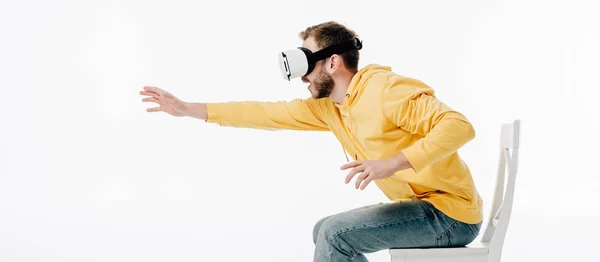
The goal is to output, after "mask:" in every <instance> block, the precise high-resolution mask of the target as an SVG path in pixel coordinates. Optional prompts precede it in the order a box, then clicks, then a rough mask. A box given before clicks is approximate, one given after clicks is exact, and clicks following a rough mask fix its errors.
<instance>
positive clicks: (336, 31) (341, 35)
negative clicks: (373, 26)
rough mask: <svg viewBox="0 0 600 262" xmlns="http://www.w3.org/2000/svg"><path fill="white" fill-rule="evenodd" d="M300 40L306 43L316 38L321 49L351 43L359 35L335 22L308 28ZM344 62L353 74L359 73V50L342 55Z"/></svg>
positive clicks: (302, 33)
mask: <svg viewBox="0 0 600 262" xmlns="http://www.w3.org/2000/svg"><path fill="white" fill-rule="evenodd" d="M299 36H300V38H301V39H302V40H303V41H304V40H306V39H307V38H309V37H311V36H312V37H314V39H315V42H317V46H318V47H319V48H320V49H323V48H325V47H328V46H331V45H335V44H339V43H343V42H346V41H350V40H352V39H353V38H355V37H358V35H357V34H356V33H355V32H354V31H353V30H350V29H348V28H347V27H346V26H344V25H342V24H340V23H338V22H334V21H329V22H324V23H320V24H317V25H312V26H309V27H307V28H306V29H305V30H304V31H302V32H300V34H299ZM341 56H342V61H344V65H345V66H346V68H348V70H350V71H352V72H356V71H358V59H359V53H358V50H351V51H347V52H344V53H342V54H341Z"/></svg>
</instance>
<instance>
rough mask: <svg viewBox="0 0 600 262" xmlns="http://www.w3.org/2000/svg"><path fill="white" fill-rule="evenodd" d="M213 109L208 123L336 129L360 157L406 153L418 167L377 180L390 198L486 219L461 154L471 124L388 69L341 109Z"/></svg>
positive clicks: (261, 105) (378, 70) (242, 105)
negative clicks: (459, 150)
mask: <svg viewBox="0 0 600 262" xmlns="http://www.w3.org/2000/svg"><path fill="white" fill-rule="evenodd" d="M207 108H208V119H207V120H206V121H207V122H211V123H217V124H219V125H221V126H229V127H243V128H258V129H266V130H275V129H291V130H314V131H331V132H333V134H334V135H335V136H336V137H337V139H338V140H339V141H340V142H341V144H342V147H343V149H344V150H346V151H348V152H350V153H351V155H352V156H353V157H354V159H355V160H372V159H387V158H390V157H392V156H394V155H397V154H398V153H399V152H403V153H404V155H405V156H406V158H407V159H408V161H409V162H410V163H411V165H412V167H413V168H412V169H411V168H409V169H406V170H402V171H398V172H396V173H395V174H394V175H392V176H391V177H388V178H385V179H378V180H373V181H372V182H374V183H375V184H376V185H377V186H378V187H379V189H380V190H381V191H382V192H383V193H384V194H385V195H386V196H387V197H388V198H389V199H390V200H392V201H394V202H395V201H401V200H410V199H413V198H418V199H422V200H424V201H428V202H430V203H431V204H433V205H434V206H435V207H436V208H438V209H439V210H440V211H442V212H443V213H444V214H446V215H448V216H449V217H452V218H454V219H456V220H459V221H462V222H465V223H471V224H474V223H478V222H481V221H482V220H483V214H482V206H483V204H482V203H483V201H482V199H481V197H480V195H479V193H478V192H477V189H476V187H475V184H474V182H473V178H472V177H471V173H470V171H469V168H468V167H467V165H466V164H465V162H464V161H463V160H462V159H461V158H460V156H459V155H458V153H457V150H458V149H459V148H460V147H462V146H463V145H464V144H466V143H467V142H468V141H470V140H471V139H473V138H474V136H475V131H474V129H473V127H472V125H471V123H469V121H468V120H467V119H466V117H465V116H463V115H462V114H461V113H459V112H456V111H454V110H453V109H451V108H449V107H448V106H446V105H445V104H443V103H442V102H440V101H439V100H438V99H437V98H436V97H435V95H434V90H433V89H432V88H430V87H429V86H427V85H425V84H424V83H423V82H421V81H418V80H416V79H413V78H409V77H404V76H400V75H398V74H396V73H393V72H392V71H391V68H390V67H388V66H380V65H376V64H371V65H368V66H366V67H364V68H362V69H361V70H360V71H358V72H357V73H356V74H355V75H354V77H353V78H352V81H351V82H350V85H349V87H348V91H347V93H346V99H344V102H343V103H342V104H337V103H335V102H334V101H333V100H331V99H330V98H322V99H314V98H312V97H309V98H306V99H301V98H297V99H294V100H291V101H277V102H259V101H230V102H221V103H207ZM344 155H346V152H344ZM346 158H347V156H346Z"/></svg>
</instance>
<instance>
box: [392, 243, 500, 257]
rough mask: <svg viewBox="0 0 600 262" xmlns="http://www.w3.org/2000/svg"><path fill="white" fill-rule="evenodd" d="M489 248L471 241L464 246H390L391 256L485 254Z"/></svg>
mask: <svg viewBox="0 0 600 262" xmlns="http://www.w3.org/2000/svg"><path fill="white" fill-rule="evenodd" d="M487 253H489V248H488V246H487V244H484V243H482V242H473V243H471V244H469V245H467V246H465V247H448V248H392V249H390V254H391V255H392V256H406V255H408V256H444V255H461V254H464V255H467V254H487Z"/></svg>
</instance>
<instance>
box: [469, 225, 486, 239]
mask: <svg viewBox="0 0 600 262" xmlns="http://www.w3.org/2000/svg"><path fill="white" fill-rule="evenodd" d="M481 223H482V222H479V223H477V224H467V225H468V227H469V229H471V233H473V237H474V238H476V237H477V236H479V231H480V230H481Z"/></svg>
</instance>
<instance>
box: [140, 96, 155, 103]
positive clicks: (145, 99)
mask: <svg viewBox="0 0 600 262" xmlns="http://www.w3.org/2000/svg"><path fill="white" fill-rule="evenodd" d="M142 102H154V103H157V104H159V102H158V99H156V98H154V97H146V98H144V99H142Z"/></svg>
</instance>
